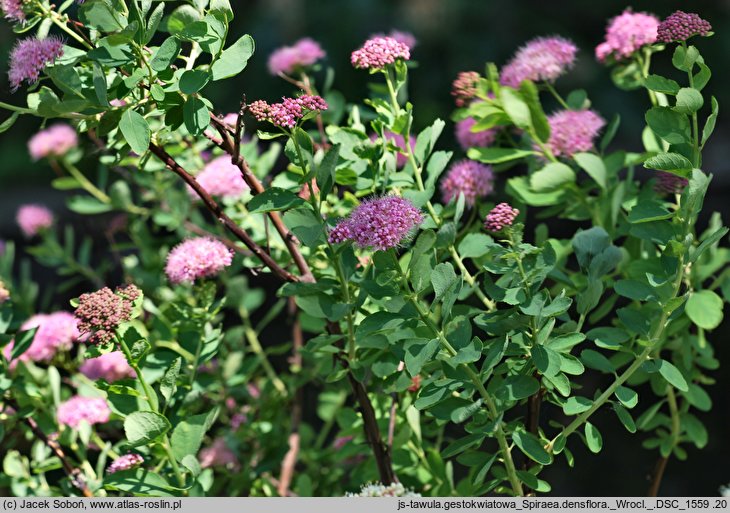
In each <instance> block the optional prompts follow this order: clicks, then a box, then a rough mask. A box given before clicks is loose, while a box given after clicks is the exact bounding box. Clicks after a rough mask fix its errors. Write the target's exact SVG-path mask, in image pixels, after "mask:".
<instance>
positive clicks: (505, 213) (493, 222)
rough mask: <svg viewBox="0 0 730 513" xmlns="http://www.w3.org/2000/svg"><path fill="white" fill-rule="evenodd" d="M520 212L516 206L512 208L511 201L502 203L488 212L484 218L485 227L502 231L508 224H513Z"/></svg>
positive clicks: (494, 230) (492, 230)
mask: <svg viewBox="0 0 730 513" xmlns="http://www.w3.org/2000/svg"><path fill="white" fill-rule="evenodd" d="M519 214H520V211H519V210H517V209H516V208H512V207H511V206H510V205H509V203H500V204H499V205H497V206H496V207H494V208H493V209H492V210H490V211H489V214H487V218H486V219H485V220H484V228H486V229H487V230H488V231H490V232H500V231H502V230H503V229H504V228H505V227H507V226H512V223H514V222H515V218H516V217H517V216H518V215H519Z"/></svg>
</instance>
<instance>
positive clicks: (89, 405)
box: [56, 395, 112, 429]
mask: <svg viewBox="0 0 730 513" xmlns="http://www.w3.org/2000/svg"><path fill="white" fill-rule="evenodd" d="M111 413H112V412H111V410H110V409H109V405H107V403H106V399H104V398H101V397H82V396H80V395H75V396H73V397H72V398H71V399H69V400H68V401H66V402H63V403H61V404H59V405H58V409H57V410H56V420H58V423H59V424H63V425H66V426H68V427H71V428H74V429H76V428H78V427H79V425H80V424H81V421H84V420H85V421H86V422H88V423H89V424H91V425H93V424H103V423H104V422H107V421H108V420H109V417H110V416H111Z"/></svg>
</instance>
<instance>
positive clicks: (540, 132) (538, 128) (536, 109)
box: [520, 80, 550, 142]
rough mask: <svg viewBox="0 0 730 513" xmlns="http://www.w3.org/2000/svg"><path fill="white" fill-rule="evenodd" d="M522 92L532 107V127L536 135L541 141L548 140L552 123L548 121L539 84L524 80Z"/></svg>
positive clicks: (521, 87)
mask: <svg viewBox="0 0 730 513" xmlns="http://www.w3.org/2000/svg"><path fill="white" fill-rule="evenodd" d="M520 93H521V94H522V99H523V100H525V102H527V106H528V107H529V108H530V116H531V117H532V127H533V128H534V130H535V135H536V136H537V137H538V139H540V140H541V141H543V142H545V141H547V140H548V139H550V124H549V123H548V120H547V116H546V115H545V111H544V110H543V109H542V104H541V103H540V92H539V91H538V89H537V86H536V85H535V83H534V82H532V81H530V80H523V81H522V83H521V84H520Z"/></svg>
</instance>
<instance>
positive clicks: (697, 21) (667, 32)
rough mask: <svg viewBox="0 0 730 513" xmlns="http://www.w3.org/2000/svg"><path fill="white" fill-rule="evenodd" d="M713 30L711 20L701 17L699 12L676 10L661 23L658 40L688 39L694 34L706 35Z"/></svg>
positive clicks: (664, 41) (668, 41)
mask: <svg viewBox="0 0 730 513" xmlns="http://www.w3.org/2000/svg"><path fill="white" fill-rule="evenodd" d="M711 31H712V25H710V22H709V21H707V20H703V19H702V18H700V15H699V14H697V13H693V12H684V11H676V12H674V13H673V14H670V15H669V16H667V17H666V18H665V19H664V20H662V22H661V23H660V24H659V27H658V28H657V41H659V42H661V43H672V42H674V41H687V40H688V39H689V38H691V37H692V36H706V35H708V34H709V33H710V32H711Z"/></svg>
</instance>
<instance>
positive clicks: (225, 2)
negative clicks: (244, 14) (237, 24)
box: [208, 0, 233, 23]
mask: <svg viewBox="0 0 730 513" xmlns="http://www.w3.org/2000/svg"><path fill="white" fill-rule="evenodd" d="M208 11H209V12H211V13H213V14H216V13H221V14H223V15H224V16H225V18H226V21H228V22H229V23H230V22H231V21H232V20H233V9H231V2H230V0H210V6H209V7H208Z"/></svg>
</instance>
